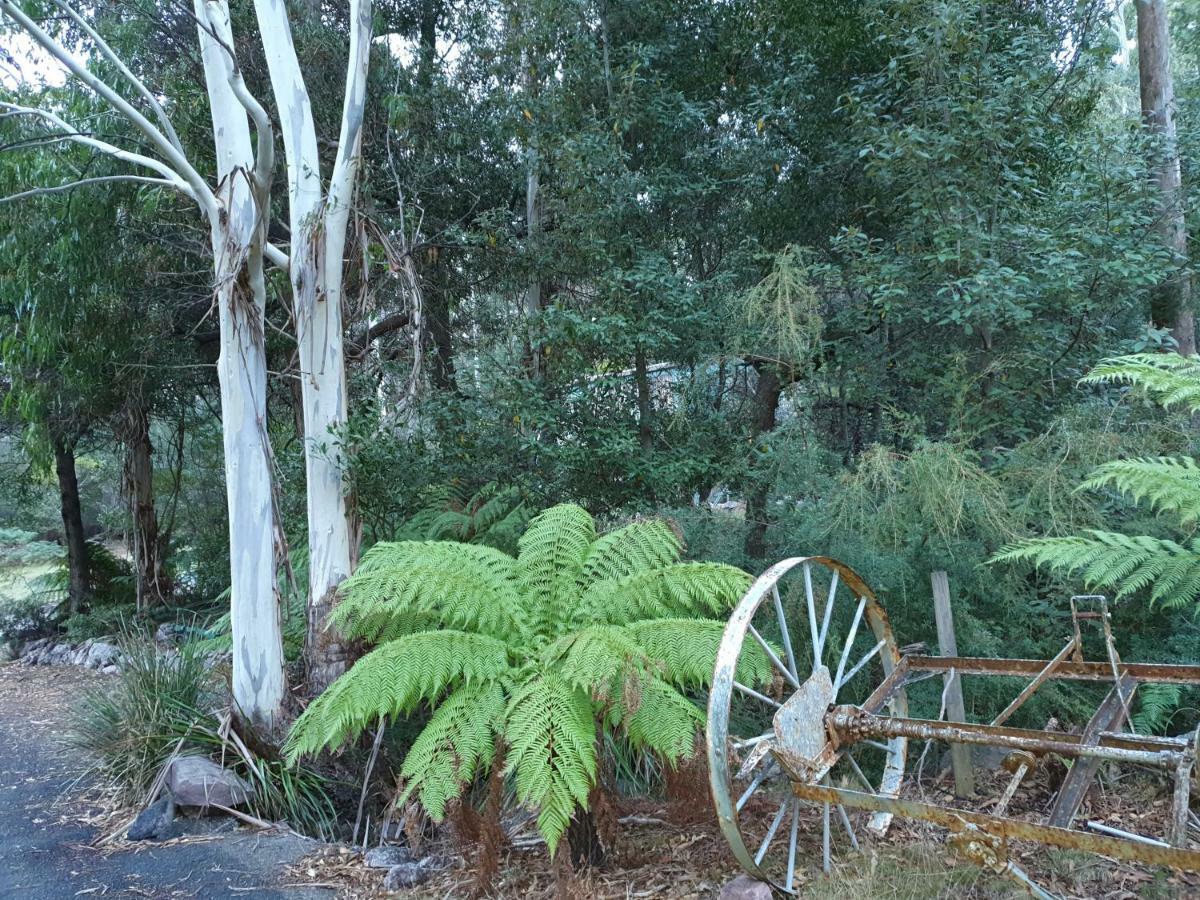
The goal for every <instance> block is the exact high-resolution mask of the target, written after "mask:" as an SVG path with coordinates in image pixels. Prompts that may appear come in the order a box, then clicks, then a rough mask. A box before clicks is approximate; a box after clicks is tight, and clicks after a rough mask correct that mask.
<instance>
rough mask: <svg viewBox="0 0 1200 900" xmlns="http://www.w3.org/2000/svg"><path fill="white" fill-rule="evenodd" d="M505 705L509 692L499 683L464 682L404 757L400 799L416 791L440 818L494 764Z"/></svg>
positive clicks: (436, 818) (422, 802)
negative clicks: (449, 802) (449, 804)
mask: <svg viewBox="0 0 1200 900" xmlns="http://www.w3.org/2000/svg"><path fill="white" fill-rule="evenodd" d="M505 706H506V698H505V696H504V690H503V688H502V687H501V686H500V684H499V683H498V682H495V681H490V682H485V683H483V684H468V685H464V686H463V687H460V688H459V689H458V690H456V691H455V692H454V693H452V694H450V695H449V696H448V697H446V699H445V700H443V701H442V702H441V704H440V705H439V706H438V708H437V711H436V712H435V713H434V714H433V716H432V717H431V718H430V719H429V723H428V724H427V725H426V726H425V728H424V729H422V731H421V733H420V734H419V735H418V736H417V739H416V740H415V741H413V745H412V747H411V748H409V751H408V754H407V755H406V756H405V757H404V765H403V767H402V768H401V770H400V776H401V778H403V779H404V781H405V782H406V786H405V788H404V791H403V793H402V794H401V795H400V799H399V801H398V802H399V803H400V804H403V803H405V802H406V801H407V800H408V798H409V797H410V796H412V795H413V794H416V796H417V797H418V798H419V799H420V801H421V805H422V806H424V808H425V811H426V812H428V813H429V815H430V817H431V818H432V819H433V820H434V821H435V822H440V821H441V820H442V818H443V816H444V815H445V813H446V803H447V802H448V801H450V800H452V799H454V798H456V797H458V796H459V795H461V794H462V792H463V789H464V788H465V787H466V786H467V785H469V784H470V783H471V781H472V780H473V779H474V778H475V776H476V775H477V774H480V773H481V772H484V771H486V770H487V769H488V767H489V766H491V764H492V758H493V756H494V754H495V752H496V735H497V734H502V733H503V732H504V710H505Z"/></svg>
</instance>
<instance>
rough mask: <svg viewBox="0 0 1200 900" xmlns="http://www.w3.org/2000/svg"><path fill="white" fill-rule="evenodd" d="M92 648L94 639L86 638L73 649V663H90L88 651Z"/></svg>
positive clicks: (78, 664)
mask: <svg viewBox="0 0 1200 900" xmlns="http://www.w3.org/2000/svg"><path fill="white" fill-rule="evenodd" d="M91 649H92V641H91V640H90V639H89V640H86V641H84V642H83V643H82V644H80V645H79V646H78V647H76V648H75V649H74V650H72V651H71V665H73V666H86V665H87V663H88V652H89V651H90V650H91Z"/></svg>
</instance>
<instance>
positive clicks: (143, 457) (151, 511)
mask: <svg viewBox="0 0 1200 900" xmlns="http://www.w3.org/2000/svg"><path fill="white" fill-rule="evenodd" d="M121 432H122V438H123V440H124V443H125V473H124V474H125V495H126V498H127V500H128V502H129V518H130V523H131V525H132V526H133V527H132V540H131V541H130V544H131V550H132V553H133V574H134V588H135V593H136V600H137V609H138V611H139V612H141V611H143V610H145V609H147V608H148V607H150V606H154V605H157V604H161V603H164V602H166V600H167V599H168V597H169V596H170V593H171V588H170V583H169V581H168V579H167V576H166V571H165V569H164V566H163V558H162V542H161V541H160V539H159V532H158V512H157V511H156V509H155V502H154V445H153V444H152V443H151V441H150V415H149V412H148V411H147V410H146V408H145V407H143V406H140V405H134V406H132V407H130V408H129V409H127V410H126V411H125V422H124V423H123V425H122V428H121Z"/></svg>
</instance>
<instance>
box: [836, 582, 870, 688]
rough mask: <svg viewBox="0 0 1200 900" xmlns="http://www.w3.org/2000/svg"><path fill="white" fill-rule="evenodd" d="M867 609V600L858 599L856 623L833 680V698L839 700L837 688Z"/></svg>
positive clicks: (855, 612) (852, 626)
mask: <svg viewBox="0 0 1200 900" xmlns="http://www.w3.org/2000/svg"><path fill="white" fill-rule="evenodd" d="M866 608H867V598H866V597H859V598H858V609H856V610H855V611H854V621H853V622H852V623H851V624H850V636H849V637H848V638H846V644H845V646H844V647H842V658H841V660H839V661H838V667H837V675H835V676H834V678H833V685H834V687H833V697H834V699H835V700H836V699H837V686H838V685H839V684H841V683H842V673H843V672H844V671H846V660H848V659H849V658H850V648H851V647H853V646H854V639H855V638H856V637H857V636H858V624H859V622H861V621H862V614H863V610H864V609H866Z"/></svg>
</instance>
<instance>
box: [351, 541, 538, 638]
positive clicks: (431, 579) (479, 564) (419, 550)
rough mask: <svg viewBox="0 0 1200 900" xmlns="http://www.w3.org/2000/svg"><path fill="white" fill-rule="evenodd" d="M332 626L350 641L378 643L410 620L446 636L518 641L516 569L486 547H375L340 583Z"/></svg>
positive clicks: (519, 613)
mask: <svg viewBox="0 0 1200 900" xmlns="http://www.w3.org/2000/svg"><path fill="white" fill-rule="evenodd" d="M341 594H342V597H343V599H342V601H341V603H339V604H338V605H337V607H336V608H335V609H334V611H333V614H332V616H331V619H332V621H333V623H334V624H335V625H336V626H337V627H338V628H339V629H340V630H341V631H342V633H343V634H345V635H346V636H347V637H351V638H363V639H366V640H369V641H376V640H379V638H380V635H382V634H383V633H384V632H385V631H386V630H388V629H389V628H391V627H392V625H393V624H394V622H395V620H397V619H400V618H402V617H405V616H411V615H412V614H414V613H420V614H425V615H429V616H432V617H434V618H436V619H437V620H438V621H440V622H442V623H443V624H445V625H446V626H448V627H451V628H461V629H468V630H472V631H479V632H482V633H490V634H499V635H502V636H505V637H509V636H514V635H517V634H519V633H521V631H522V629H523V627H524V622H525V619H524V612H525V610H524V604H523V602H522V595H521V591H520V588H519V585H518V583H517V579H516V561H515V560H514V559H513V558H512V557H511V556H509V555H507V554H505V553H501V552H500V551H499V550H494V549H492V548H491V547H481V546H476V545H471V544H458V543H454V542H451V541H401V542H399V543H379V544H376V545H375V546H374V547H372V548H371V549H370V550H369V551H368V552H367V553H366V554H365V555H364V557H363V561H362V563H361V564H360V566H359V568H358V571H356V572H355V573H354V574H353V575H352V576H350V577H349V578H347V579H346V580H345V581H344V582H342V587H341Z"/></svg>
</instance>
